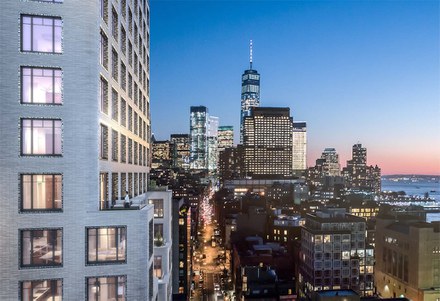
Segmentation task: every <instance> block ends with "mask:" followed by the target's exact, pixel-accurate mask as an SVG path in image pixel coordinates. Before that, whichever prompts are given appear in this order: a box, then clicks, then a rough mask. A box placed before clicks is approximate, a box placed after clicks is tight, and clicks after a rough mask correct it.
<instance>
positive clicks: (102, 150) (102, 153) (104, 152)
mask: <svg viewBox="0 0 440 301" xmlns="http://www.w3.org/2000/svg"><path fill="white" fill-rule="evenodd" d="M100 136H101V137H100V147H99V157H100V158H101V159H102V160H107V159H108V127H107V126H105V125H103V124H101V131H100Z"/></svg>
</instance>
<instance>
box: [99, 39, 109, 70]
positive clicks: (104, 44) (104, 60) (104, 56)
mask: <svg viewBox="0 0 440 301" xmlns="http://www.w3.org/2000/svg"><path fill="white" fill-rule="evenodd" d="M99 59H100V62H101V65H102V66H103V67H104V68H105V69H107V70H108V38H107V36H106V35H105V33H104V32H103V31H102V30H101V49H100V52H99Z"/></svg>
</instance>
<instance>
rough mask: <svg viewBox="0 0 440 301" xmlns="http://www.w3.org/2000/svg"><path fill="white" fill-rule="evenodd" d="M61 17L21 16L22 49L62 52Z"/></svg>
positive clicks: (27, 50)
mask: <svg viewBox="0 0 440 301" xmlns="http://www.w3.org/2000/svg"><path fill="white" fill-rule="evenodd" d="M62 28H63V21H62V20H61V18H59V17H41V16H30V15H22V16H21V51H26V52H47V53H62V47H61V36H62Z"/></svg>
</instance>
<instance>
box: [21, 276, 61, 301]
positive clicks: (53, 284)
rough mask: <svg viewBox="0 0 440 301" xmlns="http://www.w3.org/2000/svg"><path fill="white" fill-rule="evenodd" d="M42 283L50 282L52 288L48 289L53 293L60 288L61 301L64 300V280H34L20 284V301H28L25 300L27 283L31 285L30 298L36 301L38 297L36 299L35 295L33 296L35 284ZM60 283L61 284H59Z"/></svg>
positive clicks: (23, 281)
mask: <svg viewBox="0 0 440 301" xmlns="http://www.w3.org/2000/svg"><path fill="white" fill-rule="evenodd" d="M42 281H50V282H51V284H50V287H49V288H48V289H49V290H51V292H52V293H53V290H54V287H56V288H60V296H61V299H62V298H63V279H62V278H54V279H34V280H22V281H20V282H19V287H20V292H19V298H20V300H21V301H26V299H24V295H25V294H24V292H23V290H24V284H25V283H26V282H29V283H30V297H31V298H32V300H35V299H36V297H34V294H33V288H34V285H35V284H34V282H42ZM58 281H59V283H57V282H58ZM53 282H55V283H53ZM45 293H46V292H44V293H43V294H45ZM51 297H52V299H53V297H56V295H52V296H51Z"/></svg>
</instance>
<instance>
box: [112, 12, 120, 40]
mask: <svg viewBox="0 0 440 301" xmlns="http://www.w3.org/2000/svg"><path fill="white" fill-rule="evenodd" d="M118 26H119V21H118V13H117V12H116V10H115V8H114V7H113V8H112V35H113V37H114V38H115V40H116V41H117V40H118V31H119V29H118Z"/></svg>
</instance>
